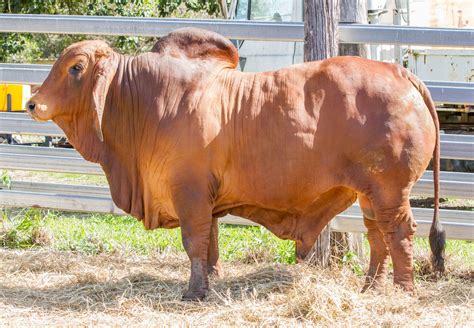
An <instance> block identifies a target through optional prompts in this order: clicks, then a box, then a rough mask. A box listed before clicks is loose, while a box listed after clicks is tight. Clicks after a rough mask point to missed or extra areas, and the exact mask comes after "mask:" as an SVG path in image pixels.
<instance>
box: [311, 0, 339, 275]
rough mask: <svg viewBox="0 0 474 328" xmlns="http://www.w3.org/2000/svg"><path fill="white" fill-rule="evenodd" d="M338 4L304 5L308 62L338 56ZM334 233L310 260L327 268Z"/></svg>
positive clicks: (314, 0)
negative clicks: (331, 238)
mask: <svg viewBox="0 0 474 328" xmlns="http://www.w3.org/2000/svg"><path fill="white" fill-rule="evenodd" d="M338 22H339V1H338V0H305V2H304V61H305V62H307V61H314V60H321V59H326V58H330V57H334V56H336V55H337V41H338V35H337V25H338ZM330 256H331V244H330V232H329V228H328V227H326V228H324V230H323V231H322V232H321V234H320V235H319V238H318V240H317V241H316V243H315V244H314V246H313V248H312V250H311V252H310V254H308V257H307V258H309V259H311V262H312V263H315V264H317V265H320V266H322V267H327V266H328V265H329V262H330Z"/></svg>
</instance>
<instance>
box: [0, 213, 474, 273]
mask: <svg viewBox="0 0 474 328" xmlns="http://www.w3.org/2000/svg"><path fill="white" fill-rule="evenodd" d="M415 244H416V245H415V254H429V244H428V240H427V239H426V238H416V241H415ZM38 245H43V247H45V246H47V247H50V248H51V249H54V250H60V251H74V252H80V253H85V254H98V253H113V252H122V253H126V254H127V253H130V254H140V255H153V254H157V253H163V252H168V251H172V252H183V251H184V249H183V246H182V243H181V235H180V230H179V229H171V230H166V229H156V230H152V231H147V230H145V229H144V227H143V225H142V223H141V222H139V221H137V220H136V219H134V218H132V217H130V216H114V215H101V214H77V213H76V214H74V213H73V214H71V213H64V212H58V211H51V210H41V209H22V210H10V209H4V210H3V211H2V212H1V222H0V247H9V248H29V247H39V246H38ZM219 248H220V256H221V258H222V259H223V260H224V261H240V262H247V263H253V262H263V261H272V262H277V263H294V262H295V248H294V243H293V242H291V241H285V240H281V239H279V238H277V237H276V236H274V235H273V234H272V233H270V232H269V231H268V230H267V229H265V228H263V227H250V226H236V225H226V224H221V225H220V227H219ZM364 249H365V251H366V253H367V254H366V255H367V256H368V251H369V247H368V243H367V240H365V245H364ZM446 253H447V254H448V255H449V256H451V255H455V256H456V257H458V258H461V259H462V260H463V263H464V264H465V265H466V267H467V268H474V243H472V242H469V241H461V240H449V241H448V243H447V247H446ZM343 262H344V263H348V264H349V265H353V266H354V270H355V271H357V272H358V271H360V267H357V266H356V265H355V264H354V263H355V261H354V254H347V255H346V256H345V257H344V259H343Z"/></svg>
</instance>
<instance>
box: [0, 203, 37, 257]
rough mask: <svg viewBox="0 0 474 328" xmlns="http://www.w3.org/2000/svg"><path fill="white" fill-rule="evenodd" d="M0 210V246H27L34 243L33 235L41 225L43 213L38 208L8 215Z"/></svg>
mask: <svg viewBox="0 0 474 328" xmlns="http://www.w3.org/2000/svg"><path fill="white" fill-rule="evenodd" d="M7 213H8V212H7V211H3V212H2V216H1V221H0V224H1V225H0V246H1V247H9V248H28V247H32V246H34V245H35V242H34V238H33V235H34V234H35V231H37V230H38V228H39V227H41V224H42V218H43V213H42V212H41V210H38V209H25V210H22V211H21V212H20V213H18V215H15V216H13V217H10V216H9V215H7Z"/></svg>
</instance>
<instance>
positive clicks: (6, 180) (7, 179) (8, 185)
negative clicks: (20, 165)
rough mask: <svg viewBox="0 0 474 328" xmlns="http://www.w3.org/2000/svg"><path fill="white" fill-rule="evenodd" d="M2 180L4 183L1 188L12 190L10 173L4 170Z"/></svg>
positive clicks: (0, 177)
mask: <svg viewBox="0 0 474 328" xmlns="http://www.w3.org/2000/svg"><path fill="white" fill-rule="evenodd" d="M0 179H1V181H2V185H1V186H0V187H1V188H7V189H10V188H11V185H12V178H11V177H10V174H9V173H8V171H6V170H2V174H1V176H0ZM1 188H0V189H1Z"/></svg>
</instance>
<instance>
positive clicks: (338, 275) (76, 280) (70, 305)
mask: <svg viewBox="0 0 474 328" xmlns="http://www.w3.org/2000/svg"><path fill="white" fill-rule="evenodd" d="M224 269H225V271H226V277H225V278H224V279H213V280H212V281H211V292H210V295H209V297H208V298H207V300H206V301H204V302H202V303H198V302H196V303H185V302H181V301H180V297H181V293H182V291H183V289H184V288H185V287H186V282H187V278H188V274H189V271H188V260H187V259H186V257H185V255H184V254H178V255H176V254H165V255H160V256H156V257H153V258H152V257H137V256H128V257H127V256H122V255H110V254H101V255H98V256H85V255H79V254H74V253H66V252H51V251H17V250H5V249H0V325H1V326H4V325H12V326H20V325H23V326H32V325H34V326H44V325H65V326H79V325H80V326H84V325H107V326H109V325H113V326H129V325H135V326H148V325H153V326H163V325H173V326H175V325H179V326H188V325H193V326H194V325H196V326H197V325H199V326H219V327H220V326H241V325H247V326H248V325H254V326H255V325H258V326H275V325H285V326H288V325H292V326H293V325H301V326H311V325H322V326H334V325H335V324H337V325H338V326H407V325H410V326H414V325H418V326H419V325H422V326H446V327H453V326H469V325H472V322H474V315H473V313H474V311H473V307H474V302H473V293H472V292H473V273H472V272H469V271H462V270H460V269H451V272H450V273H449V275H448V277H447V278H445V279H443V280H440V281H438V282H432V281H431V282H430V281H418V282H417V295H416V296H413V297H412V296H409V295H407V294H404V293H403V292H401V291H399V290H396V289H394V288H392V286H391V284H387V287H386V288H385V290H383V291H380V292H368V293H366V294H361V293H359V291H360V289H361V287H362V283H363V277H360V276H357V275H355V274H354V273H352V272H351V271H350V270H349V269H347V268H342V269H333V270H320V269H315V268H310V267H308V266H304V265H277V264H270V263H267V264H258V265H248V264H241V263H224Z"/></svg>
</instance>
